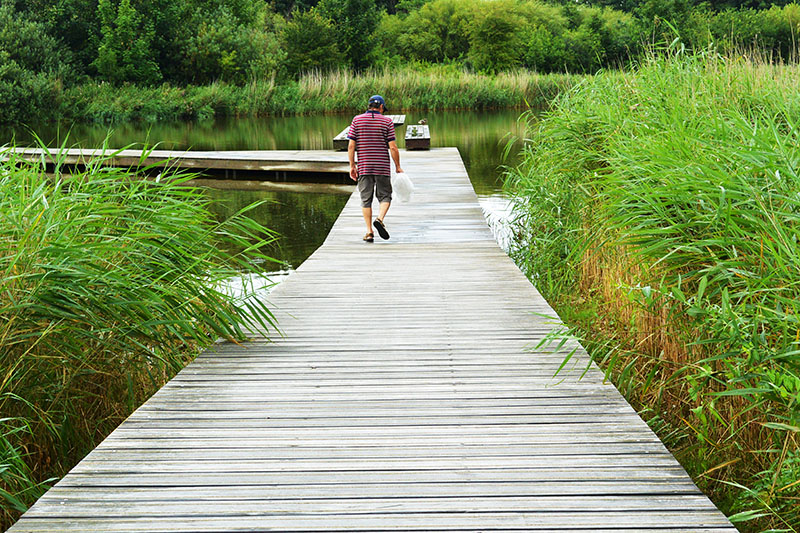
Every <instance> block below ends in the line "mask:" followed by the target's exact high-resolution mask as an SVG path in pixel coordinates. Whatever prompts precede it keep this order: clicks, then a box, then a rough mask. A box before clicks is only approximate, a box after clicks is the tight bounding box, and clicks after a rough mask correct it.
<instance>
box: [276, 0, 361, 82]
mask: <svg viewBox="0 0 800 533" xmlns="http://www.w3.org/2000/svg"><path fill="white" fill-rule="evenodd" d="M338 41H339V36H338V34H337V30H336V28H335V27H334V25H333V22H332V21H331V20H330V19H328V18H325V17H323V16H322V14H320V12H319V11H318V10H317V9H311V10H309V11H295V12H294V14H293V16H292V19H291V20H289V21H288V22H287V23H286V25H285V26H284V28H283V32H282V34H281V43H282V45H283V49H284V50H285V51H286V54H287V58H286V68H287V70H288V71H289V74H292V75H298V74H301V73H303V72H307V71H310V70H330V69H333V68H336V67H339V66H341V65H343V64H344V63H345V57H344V54H343V53H342V51H341V50H340V49H339V44H338Z"/></svg>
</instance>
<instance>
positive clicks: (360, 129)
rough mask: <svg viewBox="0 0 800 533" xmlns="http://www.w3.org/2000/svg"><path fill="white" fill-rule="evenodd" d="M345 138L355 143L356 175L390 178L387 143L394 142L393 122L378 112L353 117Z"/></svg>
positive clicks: (368, 112)
mask: <svg viewBox="0 0 800 533" xmlns="http://www.w3.org/2000/svg"><path fill="white" fill-rule="evenodd" d="M347 138H348V139H352V140H354V141H355V142H356V151H357V152H358V175H359V176H364V175H366V174H377V175H379V176H390V175H391V173H392V171H391V168H390V167H389V142H390V141H394V140H395V136H394V122H392V119H390V118H389V117H385V116H383V115H381V114H380V113H379V112H378V111H367V112H366V113H363V114H361V115H356V116H355V117H353V122H352V124H350V131H348V132H347Z"/></svg>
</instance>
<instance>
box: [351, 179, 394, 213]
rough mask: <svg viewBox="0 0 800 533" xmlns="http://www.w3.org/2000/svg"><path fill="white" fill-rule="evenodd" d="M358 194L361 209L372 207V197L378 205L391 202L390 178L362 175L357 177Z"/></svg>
mask: <svg viewBox="0 0 800 533" xmlns="http://www.w3.org/2000/svg"><path fill="white" fill-rule="evenodd" d="M358 192H360V193H361V207H372V195H373V193H374V194H375V196H377V197H378V201H379V202H380V203H384V202H391V201H392V178H391V177H389V176H380V175H378V174H364V175H363V176H359V177H358Z"/></svg>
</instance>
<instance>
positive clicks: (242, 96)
mask: <svg viewBox="0 0 800 533" xmlns="http://www.w3.org/2000/svg"><path fill="white" fill-rule="evenodd" d="M577 79H578V78H577V77H575V76H570V75H565V74H547V75H540V74H536V73H532V72H528V71H519V72H515V73H508V74H498V75H496V76H485V75H480V74H474V73H470V72H467V71H464V70H461V69H458V68H456V67H450V66H438V67H404V68H397V69H388V68H387V69H382V70H374V71H367V72H364V73H361V74H358V75H355V74H353V73H352V72H350V71H347V70H341V71H335V72H331V73H325V74H322V73H311V74H308V75H306V76H303V77H302V78H301V79H300V80H299V81H297V82H288V83H282V84H278V83H276V82H275V81H274V80H257V81H253V82H251V83H249V84H247V85H245V86H241V87H240V86H235V85H229V84H225V83H214V84H211V85H208V86H202V87H192V86H190V87H174V86H171V85H166V84H165V85H163V86H160V87H151V88H147V87H137V86H133V85H128V86H123V87H114V86H112V85H109V84H107V83H101V82H89V83H86V84H84V85H80V86H77V87H73V88H68V89H65V90H64V92H63V94H62V95H60V98H59V101H60V105H59V106H53V108H52V109H50V110H49V112H50V113H51V116H50V118H52V119H56V118H65V119H70V120H78V121H89V122H101V123H110V122H122V121H129V120H146V121H157V120H171V119H191V120H194V119H201V120H202V119H208V118H212V117H215V116H258V115H286V114H308V113H328V112H354V111H357V110H360V109H363V108H364V106H365V101H366V98H368V97H369V95H371V94H374V93H381V94H384V95H385V96H386V98H387V99H388V100H389V102H390V103H391V110H392V112H395V111H398V112H399V111H402V110H412V109H491V108H510V107H525V106H526V105H530V106H532V107H545V106H546V105H547V104H548V103H549V102H550V101H551V100H552V99H553V97H555V95H557V94H558V93H559V92H560V91H562V90H565V89H566V88H568V87H570V86H571V85H573V84H574V83H575V82H576V80H577Z"/></svg>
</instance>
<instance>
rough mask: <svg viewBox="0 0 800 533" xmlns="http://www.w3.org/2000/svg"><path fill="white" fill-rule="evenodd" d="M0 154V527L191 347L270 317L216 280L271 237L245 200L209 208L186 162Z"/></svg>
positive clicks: (267, 323) (240, 334)
mask: <svg viewBox="0 0 800 533" xmlns="http://www.w3.org/2000/svg"><path fill="white" fill-rule="evenodd" d="M111 155H112V154H110V153H109V157H111ZM55 158H56V159H57V160H62V158H61V156H60V155H58V154H56V155H55ZM0 159H2V161H0V413H2V418H0V503H2V505H1V506H0V508H1V509H2V516H0V525H3V526H8V525H9V524H10V523H11V521H13V520H14V519H15V518H16V516H17V515H18V514H19V513H20V512H22V511H24V510H25V509H26V508H27V506H28V505H30V504H31V503H32V502H33V501H34V500H35V499H36V498H37V497H38V496H39V495H41V493H42V492H43V491H44V490H45V489H46V486H47V484H48V483H49V482H50V481H52V480H53V479H57V478H58V477H60V476H61V475H63V474H64V473H65V472H66V471H68V470H69V469H70V468H71V467H72V466H73V465H74V464H75V463H76V462H77V461H78V460H80V459H81V458H82V457H83V456H84V455H85V454H86V453H87V452H88V451H90V450H91V449H92V448H93V447H94V446H95V445H96V444H97V443H98V442H99V441H100V440H102V439H103V438H104V437H105V436H106V435H107V434H108V433H109V432H110V431H111V430H112V429H113V428H114V427H115V426H116V425H117V424H118V423H119V422H120V421H122V420H123V419H124V418H125V417H126V416H127V415H128V414H129V413H130V412H132V411H133V410H134V409H135V408H136V407H137V406H138V405H140V404H141V403H142V402H143V401H144V400H146V399H147V398H148V397H149V396H150V395H151V394H152V393H153V392H155V391H156V390H157V389H158V387H159V386H160V385H161V384H163V383H164V382H166V381H167V380H168V379H169V378H170V377H171V376H173V375H174V374H175V373H176V372H177V371H178V370H180V369H181V368H182V367H183V366H184V365H185V364H186V363H187V362H188V361H189V360H191V359H192V357H193V355H194V354H196V353H197V352H198V351H199V350H200V349H201V348H203V347H205V346H208V345H209V344H211V343H212V342H214V340H215V339H217V338H219V337H222V338H225V339H231V340H241V339H244V338H245V336H246V333H247V330H248V329H251V328H255V329H256V330H260V331H262V332H264V333H265V334H266V333H267V330H268V329H271V328H272V327H274V324H273V317H272V314H271V313H270V311H269V310H268V309H267V308H266V307H265V306H264V305H263V304H262V303H259V302H258V301H256V300H254V299H247V297H248V296H250V295H249V294H246V295H242V296H240V297H233V296H230V295H229V294H228V293H227V292H226V291H225V290H224V289H223V283H224V281H225V280H227V279H229V278H230V277H232V276H237V275H241V273H242V272H243V271H244V272H258V271H259V270H260V268H259V266H258V262H261V261H265V260H268V259H269V258H268V257H266V256H265V255H264V254H263V253H262V252H261V251H260V249H261V248H263V247H264V246H265V245H266V244H267V243H268V242H269V241H271V240H272V238H273V236H272V234H271V233H270V231H269V230H267V229H266V228H264V227H262V226H261V225H259V224H257V223H256V222H254V221H252V220H251V219H250V218H248V216H247V210H243V211H241V212H239V213H236V214H234V215H233V216H231V217H229V218H228V219H227V220H225V221H223V222H218V221H216V220H215V218H214V217H213V215H212V214H211V213H210V212H209V211H208V209H207V208H206V207H207V206H206V202H207V200H205V199H204V198H205V196H204V195H203V194H201V193H200V192H199V191H198V190H197V189H193V188H191V187H187V186H185V185H183V184H182V182H183V181H185V179H187V178H189V177H190V176H188V175H181V174H170V173H169V172H167V173H166V174H165V175H164V177H163V179H160V180H158V181H155V182H153V181H145V180H142V179H139V178H138V177H137V175H136V173H134V172H132V171H125V170H119V169H108V168H104V167H103V161H102V160H97V161H95V162H93V163H92V164H91V165H89V167H88V168H87V170H86V171H85V172H83V173H79V174H74V175H68V174H65V173H62V171H61V168H60V166H57V168H56V170H55V175H54V176H53V175H46V174H45V172H44V170H43V166H42V165H41V164H39V163H31V162H28V161H25V160H22V159H20V158H19V157H18V156H16V155H15V154H14V153H13V152H10V151H8V150H6V151H4V152H2V153H0Z"/></svg>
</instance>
